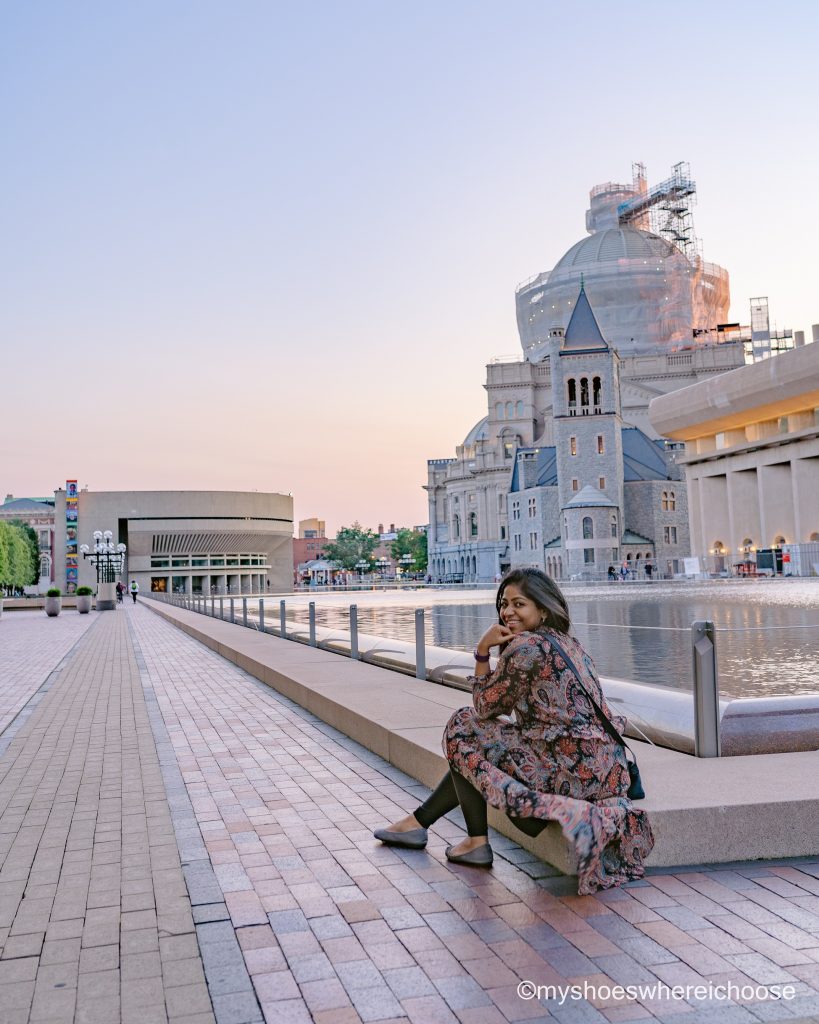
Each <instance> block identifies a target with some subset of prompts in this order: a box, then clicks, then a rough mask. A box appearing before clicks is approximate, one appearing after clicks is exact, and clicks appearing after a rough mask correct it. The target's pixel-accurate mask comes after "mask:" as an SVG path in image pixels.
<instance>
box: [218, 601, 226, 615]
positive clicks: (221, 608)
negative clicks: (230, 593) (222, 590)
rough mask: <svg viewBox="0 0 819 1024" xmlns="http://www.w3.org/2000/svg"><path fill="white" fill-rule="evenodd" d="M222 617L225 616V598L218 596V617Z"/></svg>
mask: <svg viewBox="0 0 819 1024" xmlns="http://www.w3.org/2000/svg"><path fill="white" fill-rule="evenodd" d="M224 617H225V599H224V598H223V597H220V598H219V618H220V619H224Z"/></svg>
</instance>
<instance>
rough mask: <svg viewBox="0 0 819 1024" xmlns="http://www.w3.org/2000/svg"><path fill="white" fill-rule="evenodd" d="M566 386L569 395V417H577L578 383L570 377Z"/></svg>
mask: <svg viewBox="0 0 819 1024" xmlns="http://www.w3.org/2000/svg"><path fill="white" fill-rule="evenodd" d="M566 386H567V389H568V393H569V415H570V416H575V415H577V381H575V379H574V377H570V378H569V379H568V380H567V381H566Z"/></svg>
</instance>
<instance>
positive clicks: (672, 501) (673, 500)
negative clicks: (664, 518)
mask: <svg viewBox="0 0 819 1024" xmlns="http://www.w3.org/2000/svg"><path fill="white" fill-rule="evenodd" d="M668 511H669V512H676V511H677V495H676V494H675V493H674V491H669V492H668Z"/></svg>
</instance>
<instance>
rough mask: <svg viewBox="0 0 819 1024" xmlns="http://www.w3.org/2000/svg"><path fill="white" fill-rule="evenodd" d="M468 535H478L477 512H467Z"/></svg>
mask: <svg viewBox="0 0 819 1024" xmlns="http://www.w3.org/2000/svg"><path fill="white" fill-rule="evenodd" d="M469 536H470V537H477V536H478V513H477V512H470V513H469Z"/></svg>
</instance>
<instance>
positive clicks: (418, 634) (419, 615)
mask: <svg viewBox="0 0 819 1024" xmlns="http://www.w3.org/2000/svg"><path fill="white" fill-rule="evenodd" d="M426 677H427V639H426V635H425V631H424V609H423V608H416V609H415V678H416V679H426Z"/></svg>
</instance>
